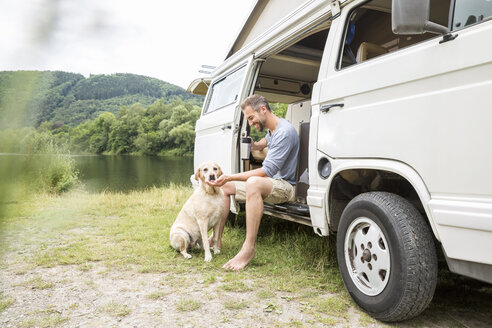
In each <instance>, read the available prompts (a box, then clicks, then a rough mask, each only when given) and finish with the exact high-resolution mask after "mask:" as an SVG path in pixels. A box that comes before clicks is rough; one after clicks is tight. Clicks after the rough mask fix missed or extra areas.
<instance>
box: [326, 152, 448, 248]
mask: <svg viewBox="0 0 492 328" xmlns="http://www.w3.org/2000/svg"><path fill="white" fill-rule="evenodd" d="M331 162H332V167H333V171H332V174H331V175H330V179H329V183H328V189H327V199H326V202H327V207H326V211H327V213H326V215H327V219H328V226H329V227H330V230H331V231H333V232H336V230H337V228H338V223H339V222H340V217H341V214H342V212H343V209H344V208H345V207H346V206H347V204H348V202H349V201H350V200H351V199H353V198H354V197H355V196H357V195H359V194H361V193H363V192H368V191H388V192H392V193H395V194H397V195H400V196H401V197H403V198H405V199H407V200H409V201H410V202H411V203H412V204H413V205H414V206H415V207H417V209H418V210H419V211H420V212H421V213H422V215H423V216H424V218H426V220H427V222H428V223H429V225H430V227H431V229H432V232H433V234H434V236H435V237H436V238H437V240H440V238H439V234H438V231H437V229H436V225H435V222H434V220H433V218H432V214H431V213H432V212H431V210H430V208H429V205H428V203H429V201H430V199H431V197H430V193H429V191H428V189H427V186H426V185H425V183H424V181H423V179H422V178H421V176H420V175H419V174H418V173H417V172H416V171H415V170H414V169H413V168H412V167H410V166H408V165H406V164H404V163H402V162H398V161H394V160H384V159H378V160H369V159H367V160H334V159H332V160H331Z"/></svg>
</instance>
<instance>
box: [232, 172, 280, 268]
mask: <svg viewBox="0 0 492 328" xmlns="http://www.w3.org/2000/svg"><path fill="white" fill-rule="evenodd" d="M272 187H273V185H272V183H271V181H270V180H269V179H268V178H261V177H251V178H249V179H248V181H246V239H245V240H244V243H243V246H242V248H241V250H240V251H239V253H237V255H236V256H235V257H234V258H232V259H231V260H230V261H229V262H227V263H226V264H224V266H223V268H224V269H230V270H234V271H238V270H241V269H243V268H244V267H245V266H246V265H248V263H249V262H250V261H251V260H252V259H253V257H254V256H255V242H256V236H257V235H258V228H259V227H260V222H261V217H262V216H263V199H264V198H265V197H267V196H268V195H269V194H270V192H271V191H272Z"/></svg>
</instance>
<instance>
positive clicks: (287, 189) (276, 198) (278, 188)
mask: <svg viewBox="0 0 492 328" xmlns="http://www.w3.org/2000/svg"><path fill="white" fill-rule="evenodd" d="M265 179H269V180H270V181H271V182H272V186H273V187H272V191H271V192H270V194H269V195H268V196H267V197H266V198H265V199H264V200H263V201H264V202H265V203H269V204H280V203H285V202H291V201H293V200H294V199H295V194H296V188H295V187H294V186H293V185H291V184H290V183H288V182H287V181H285V180H282V179H273V178H265ZM234 184H235V185H236V200H237V201H240V202H245V201H246V182H245V181H234Z"/></svg>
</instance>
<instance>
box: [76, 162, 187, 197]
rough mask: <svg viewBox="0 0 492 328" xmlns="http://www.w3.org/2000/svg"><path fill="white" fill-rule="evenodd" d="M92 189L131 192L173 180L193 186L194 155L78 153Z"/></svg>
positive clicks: (85, 180) (83, 177) (79, 164)
mask: <svg viewBox="0 0 492 328" xmlns="http://www.w3.org/2000/svg"><path fill="white" fill-rule="evenodd" d="M74 159H75V162H76V166H77V168H78V169H79V172H80V180H81V181H82V182H83V183H84V185H85V186H86V188H87V190H89V191H103V190H108V191H128V190H138V189H145V188H149V187H152V186H156V187H160V186H163V185H169V184H170V183H174V184H178V185H191V184H190V176H191V175H192V174H193V158H192V157H144V156H74Z"/></svg>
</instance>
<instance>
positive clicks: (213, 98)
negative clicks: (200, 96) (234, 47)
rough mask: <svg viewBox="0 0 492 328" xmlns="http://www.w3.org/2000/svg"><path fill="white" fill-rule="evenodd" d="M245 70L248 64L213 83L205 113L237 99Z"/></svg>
mask: <svg viewBox="0 0 492 328" xmlns="http://www.w3.org/2000/svg"><path fill="white" fill-rule="evenodd" d="M245 71H246V66H243V67H241V68H239V69H238V70H236V71H234V72H232V73H231V74H229V75H227V76H225V77H223V78H221V79H220V80H218V81H216V82H215V83H214V84H212V87H211V88H210V91H209V93H210V94H209V97H208V100H207V105H206V107H205V111H204V113H211V112H213V111H216V110H218V109H221V108H223V107H225V106H227V105H230V104H233V103H235V102H236V101H237V99H238V98H239V91H240V90H239V89H240V88H241V82H242V81H243V76H244V73H245Z"/></svg>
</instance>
